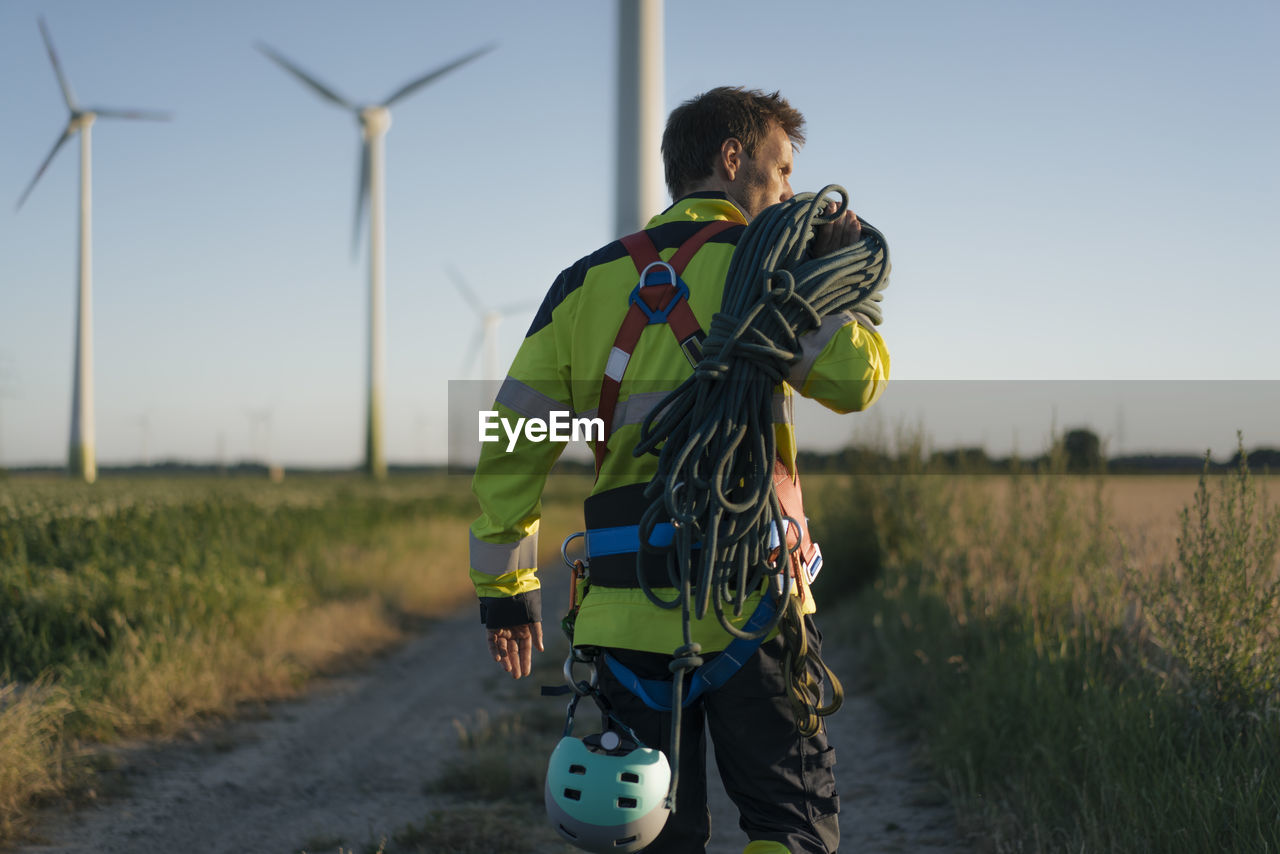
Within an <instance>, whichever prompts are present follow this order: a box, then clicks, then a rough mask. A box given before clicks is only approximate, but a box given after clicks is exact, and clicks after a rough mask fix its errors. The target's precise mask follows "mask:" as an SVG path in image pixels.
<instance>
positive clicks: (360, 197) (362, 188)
mask: <svg viewBox="0 0 1280 854" xmlns="http://www.w3.org/2000/svg"><path fill="white" fill-rule="evenodd" d="M369 156H370V152H369V141H368V140H367V139H366V140H365V141H364V142H362V143H361V144H360V178H359V183H358V184H357V185H356V221H355V227H354V228H352V230H351V256H352V257H353V258H354V257H355V256H356V253H358V252H359V251H360V225H361V223H362V222H363V221H364V212H365V208H367V207H368V206H369Z"/></svg>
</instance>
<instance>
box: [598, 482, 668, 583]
mask: <svg viewBox="0 0 1280 854" xmlns="http://www.w3.org/2000/svg"><path fill="white" fill-rule="evenodd" d="M644 489H645V484H643V483H636V484H632V485H630V486H620V487H618V488H617V489H610V490H607V491H605V492H601V493H598V494H596V495H592V496H591V497H590V498H588V499H587V500H586V501H585V502H584V503H583V507H582V515H583V521H584V522H585V523H586V526H587V561H588V565H589V566H590V573H591V583H592V585H595V586H598V587H621V588H638V587H640V581H639V579H638V576H637V568H636V552H637V551H638V550H639V548H640V539H639V534H638V532H632V531H631V530H630V529H636V528H637V526H638V525H639V523H640V517H641V516H642V515H644V511H645V510H647V509H648V507H649V504H650V502H649V500H648V499H646V498H645V497H644ZM665 527H666V528H668V529H669V527H670V526H669V525H667V526H665ZM628 538H629V539H630V543H631V545H629V546H628V547H627V550H626V551H619V549H618V547H617V543H619V542H627V540H628ZM593 540H594V541H595V542H597V543H604V542H606V541H607V542H609V543H610V546H609V547H608V548H604V549H597V550H596V552H595V553H593V552H592V542H593ZM665 540H666V542H668V543H669V542H670V534H669V533H668V534H667V536H666V537H665ZM650 542H655V541H654V540H650ZM602 551H603V552H604V553H601V552H602ZM667 564H668V555H667V554H663V553H656V552H650V551H646V552H643V553H642V554H641V555H640V569H639V571H640V572H642V573H644V579H645V582H646V583H647V584H648V585H649V587H675V586H677V585H678V584H679V568H678V567H676V566H675V565H674V564H672V566H671V569H670V571H669V570H668V568H667Z"/></svg>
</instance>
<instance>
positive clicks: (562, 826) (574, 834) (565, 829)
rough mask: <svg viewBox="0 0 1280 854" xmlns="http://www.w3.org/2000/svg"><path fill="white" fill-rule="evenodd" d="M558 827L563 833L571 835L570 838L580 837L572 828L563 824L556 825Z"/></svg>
mask: <svg viewBox="0 0 1280 854" xmlns="http://www.w3.org/2000/svg"><path fill="white" fill-rule="evenodd" d="M556 827H557V828H558V829H559V831H560V832H561V833H563V834H564V835H565V836H567V837H569V838H570V839H577V838H578V834H576V833H574V832H573V831H572V830H570V829H569V828H567V827H565V826H564V825H563V824H559V825H556Z"/></svg>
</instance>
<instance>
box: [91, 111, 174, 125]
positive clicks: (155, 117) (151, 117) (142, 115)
mask: <svg viewBox="0 0 1280 854" xmlns="http://www.w3.org/2000/svg"><path fill="white" fill-rule="evenodd" d="M86 112H90V113H93V114H94V115H95V116H98V117H100V118H107V119H145V120H146V121H150V122H167V121H169V120H170V119H171V118H173V114H172V113H162V112H157V111H155V110H99V109H97V108H94V109H92V110H86Z"/></svg>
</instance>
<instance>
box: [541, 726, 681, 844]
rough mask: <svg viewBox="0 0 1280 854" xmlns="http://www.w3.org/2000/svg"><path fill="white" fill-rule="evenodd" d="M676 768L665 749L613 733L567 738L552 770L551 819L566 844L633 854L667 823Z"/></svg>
mask: <svg viewBox="0 0 1280 854" xmlns="http://www.w3.org/2000/svg"><path fill="white" fill-rule="evenodd" d="M670 786H671V766H670V765H668V764H667V757H666V756H664V755H663V754H662V751H660V750H654V749H652V748H649V747H638V746H637V745H636V744H635V743H634V742H631V741H623V740H622V738H620V737H619V735H618V734H617V733H616V732H612V731H608V732H604V733H601V734H599V735H589V736H587V737H586V738H574V737H572V736H566V737H564V738H562V739H560V743H559V744H558V745H556V749H555V750H554V751H553V752H552V753H551V761H550V764H549V765H548V766H547V785H546V791H545V793H544V794H545V801H546V806H547V818H548V819H550V821H551V826H552V827H554V828H555V829H556V832H557V833H559V834H560V835H561V836H562V837H564V839H565V840H567V841H568V842H570V843H571V844H573V845H574V846H576V847H578V848H581V849H582V850H584V851H591V852H594V854H606V852H608V854H629V852H632V851H639V850H640V849H641V848H644V847H645V846H646V845H648V844H650V843H651V842H653V840H654V839H656V838H657V836H658V834H659V833H661V832H662V828H663V826H664V825H665V824H666V823H667V816H668V814H669V813H670V810H669V809H668V808H667V804H666V799H667V792H668V790H669V788H670Z"/></svg>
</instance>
